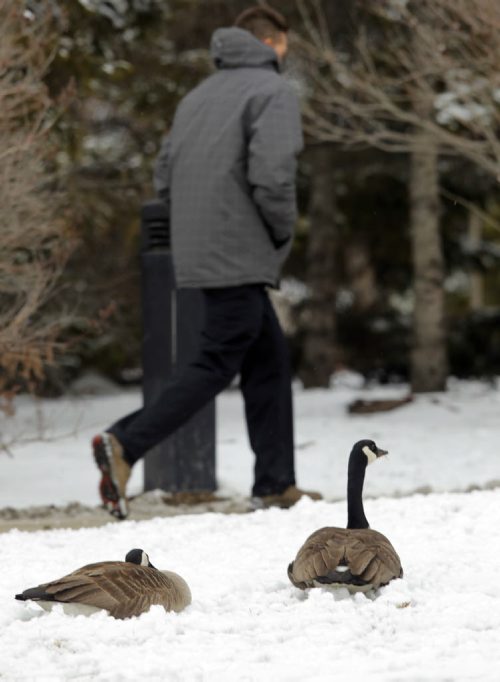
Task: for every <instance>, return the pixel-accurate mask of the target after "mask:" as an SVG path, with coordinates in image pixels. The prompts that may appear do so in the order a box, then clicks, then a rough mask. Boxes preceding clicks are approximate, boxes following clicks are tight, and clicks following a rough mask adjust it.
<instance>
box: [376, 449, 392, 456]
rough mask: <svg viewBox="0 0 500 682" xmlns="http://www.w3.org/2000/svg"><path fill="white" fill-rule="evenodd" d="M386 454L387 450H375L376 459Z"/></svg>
mask: <svg viewBox="0 0 500 682" xmlns="http://www.w3.org/2000/svg"><path fill="white" fill-rule="evenodd" d="M388 454H389V451H388V450H381V449H380V448H377V457H383V456H384V455H388Z"/></svg>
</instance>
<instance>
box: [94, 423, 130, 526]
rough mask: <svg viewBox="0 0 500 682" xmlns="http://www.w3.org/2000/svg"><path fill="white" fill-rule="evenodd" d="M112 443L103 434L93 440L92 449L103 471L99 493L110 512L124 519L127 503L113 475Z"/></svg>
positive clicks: (100, 469) (98, 465)
mask: <svg viewBox="0 0 500 682" xmlns="http://www.w3.org/2000/svg"><path fill="white" fill-rule="evenodd" d="M110 449H111V445H110V443H109V441H108V440H107V439H106V438H105V437H103V436H96V437H95V438H94V439H93V441H92V450H93V454H94V460H95V463H96V465H97V468H98V469H99V471H100V472H101V480H100V483H99V494H100V496H101V500H102V503H103V505H104V506H105V507H106V509H107V510H108V512H109V513H110V514H111V515H112V516H114V517H116V518H117V519H119V520H120V521H122V520H123V519H125V518H126V517H127V514H128V510H127V503H126V501H125V499H124V498H123V497H121V496H120V492H119V487H118V484H117V483H116V481H115V480H114V477H113V467H112V464H111V457H112V455H111V452H110Z"/></svg>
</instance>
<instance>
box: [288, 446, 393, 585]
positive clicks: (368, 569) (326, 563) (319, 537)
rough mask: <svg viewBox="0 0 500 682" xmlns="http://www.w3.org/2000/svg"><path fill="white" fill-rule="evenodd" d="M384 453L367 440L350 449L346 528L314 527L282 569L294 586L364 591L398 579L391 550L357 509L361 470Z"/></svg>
mask: <svg viewBox="0 0 500 682" xmlns="http://www.w3.org/2000/svg"><path fill="white" fill-rule="evenodd" d="M386 454H387V452H386V451H385V450H381V449H380V448H378V447H377V446H376V445H375V443H374V442H373V441H372V440H360V441H358V442H357V443H355V444H354V446H353V448H352V451H351V454H350V456H349V467H348V478H347V481H348V482H347V513H348V520H347V528H331V527H328V528H320V529H319V530H317V531H316V532H315V533H313V534H312V535H311V536H309V537H308V538H307V540H306V541H305V543H304V544H303V545H302V547H301V548H300V549H299V551H298V553H297V556H296V558H295V561H293V562H292V563H291V564H290V565H289V566H288V577H289V578H290V580H291V582H292V583H293V584H294V585H295V587H298V588H300V589H301V590H305V589H306V588H308V587H326V586H329V587H346V588H347V589H348V590H349V592H367V591H368V590H370V589H376V588H378V587H380V586H381V585H386V584H387V583H388V582H389V581H391V580H394V578H401V577H402V575H403V569H402V568H401V561H400V559H399V556H398V555H397V553H396V550H395V549H394V547H393V546H392V545H391V543H390V542H389V540H388V539H387V538H386V537H385V535H382V533H378V532H377V531H376V530H372V529H371V528H370V527H369V525H368V521H367V520H366V516H365V512H364V509H363V483H364V479H365V471H366V467H367V465H368V464H371V463H372V462H375V461H376V460H377V459H378V458H379V457H382V456H383V455H386Z"/></svg>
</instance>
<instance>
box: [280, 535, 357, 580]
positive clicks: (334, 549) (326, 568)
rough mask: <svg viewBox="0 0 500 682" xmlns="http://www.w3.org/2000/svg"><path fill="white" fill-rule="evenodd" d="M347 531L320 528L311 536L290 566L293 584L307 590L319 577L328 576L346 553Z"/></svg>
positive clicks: (289, 574)
mask: <svg viewBox="0 0 500 682" xmlns="http://www.w3.org/2000/svg"><path fill="white" fill-rule="evenodd" d="M345 536H346V531H345V530H344V529H343V528H329V527H327V528H320V529H319V530H317V531H316V532H315V533H313V534H312V535H310V536H309V537H308V538H307V540H306V541H305V542H304V544H303V545H302V547H301V548H300V549H299V551H298V552H297V556H296V557H295V561H294V562H293V564H290V566H289V569H288V576H289V578H290V580H291V581H292V583H293V584H294V585H295V586H296V587H299V588H301V589H305V588H306V587H308V586H309V585H311V584H312V582H313V581H314V580H316V579H317V578H318V577H324V576H327V575H328V573H330V572H332V571H334V570H335V568H336V567H337V566H338V565H339V564H340V563H341V560H342V558H343V556H344V553H345V539H346V537H345Z"/></svg>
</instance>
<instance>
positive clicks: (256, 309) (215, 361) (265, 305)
mask: <svg viewBox="0 0 500 682" xmlns="http://www.w3.org/2000/svg"><path fill="white" fill-rule="evenodd" d="M203 294H204V299H205V324H204V328H203V331H202V333H201V342H200V348H199V351H198V355H197V357H196V358H195V359H194V360H193V361H192V362H191V363H189V364H188V365H187V366H186V367H185V368H184V369H182V370H181V371H180V372H179V374H178V375H177V376H173V377H172V378H171V379H170V381H169V382H168V383H167V385H166V386H165V389H164V390H163V392H162V394H161V396H160V398H159V399H158V400H157V401H156V402H155V403H153V404H151V405H148V407H146V408H143V409H141V410H138V411H137V412H134V413H132V414H130V415H128V416H127V417H124V418H123V419H121V420H120V421H118V422H116V424H114V425H113V426H112V427H111V428H110V429H109V431H110V432H111V433H113V434H114V435H115V436H116V437H117V438H118V440H119V441H120V443H121V444H122V446H123V448H124V450H125V458H126V459H127V460H128V461H129V462H130V463H131V464H133V463H135V462H136V461H137V460H138V459H140V458H141V457H143V456H144V455H145V454H146V452H147V451H148V450H149V449H150V448H152V447H153V446H154V445H156V444H157V443H159V442H160V441H162V440H163V439H164V438H166V437H167V436H169V435H170V434H171V433H172V432H173V431H175V430H176V429H177V428H178V427H179V426H181V425H182V424H184V422H186V421H187V420H188V419H189V418H190V417H191V416H192V415H193V414H194V413H195V412H197V411H198V410H199V409H200V408H202V407H203V406H204V405H205V404H206V403H208V402H209V401H210V400H211V399H212V398H214V396H216V395H217V394H218V393H220V391H222V390H223V389H224V388H226V387H227V386H228V385H229V384H230V383H231V381H232V379H233V378H234V377H235V376H236V375H237V374H238V373H240V377H241V383H240V388H241V391H242V393H243V398H244V401H245V415H246V421H247V427H248V434H249V438H250V445H251V447H252V450H253V451H254V453H255V457H256V459H255V482H254V486H253V490H252V492H253V494H254V495H267V494H271V493H279V492H282V491H283V490H284V489H285V488H286V487H288V486H289V485H292V484H294V483H295V474H294V455H293V449H294V445H293V414H292V392H291V376H290V362H289V356H288V349H287V344H286V340H285V338H284V336H283V332H282V330H281V327H280V325H279V322H278V319H277V317H276V314H275V312H274V310H273V307H272V305H271V302H270V301H269V298H268V295H267V292H266V290H265V288H264V287H263V286H261V285H247V286H240V287H230V288H224V289H205V290H204V291H203Z"/></svg>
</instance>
